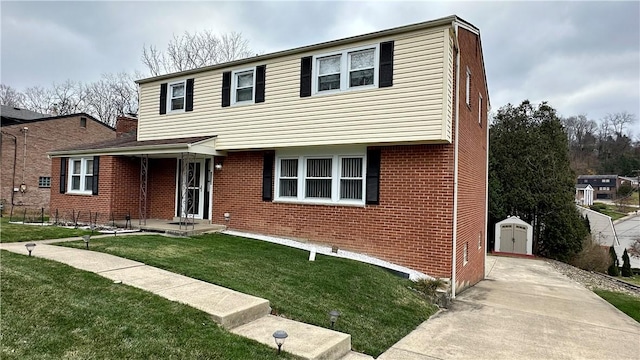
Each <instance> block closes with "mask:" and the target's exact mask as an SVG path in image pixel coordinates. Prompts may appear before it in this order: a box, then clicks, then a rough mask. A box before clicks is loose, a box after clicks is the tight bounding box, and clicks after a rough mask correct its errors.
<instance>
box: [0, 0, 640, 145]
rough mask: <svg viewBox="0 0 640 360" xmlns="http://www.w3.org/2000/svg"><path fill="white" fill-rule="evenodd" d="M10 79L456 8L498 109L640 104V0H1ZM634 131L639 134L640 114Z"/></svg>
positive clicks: (279, 41) (308, 39)
mask: <svg viewBox="0 0 640 360" xmlns="http://www.w3.org/2000/svg"><path fill="white" fill-rule="evenodd" d="M0 11H1V24H2V25H1V38H0V39H1V64H0V78H1V82H2V83H3V84H6V85H10V86H12V87H15V88H17V89H19V90H24V88H26V87H29V86H34V85H39V86H45V87H47V86H50V85H51V84H52V82H62V81H65V80H67V79H72V80H75V81H82V82H90V81H94V80H97V79H98V78H99V77H100V75H101V74H102V73H111V72H120V71H126V72H133V71H134V70H140V71H143V72H145V74H146V69H145V68H144V67H143V65H142V63H141V61H140V57H141V52H142V47H143V46H144V45H145V44H147V45H149V44H152V45H156V46H158V47H159V48H164V47H165V45H166V44H167V42H168V40H169V39H170V38H171V37H172V35H173V34H181V33H183V32H184V31H189V32H194V31H201V30H205V29H209V30H212V31H213V32H215V33H223V32H230V31H237V32H241V33H242V34H243V36H244V37H245V38H247V39H248V40H249V42H250V46H251V48H252V49H253V50H254V51H256V52H260V53H269V52H273V51H278V50H285V49H289V48H293V47H298V46H303V45H311V44H315V43H318V42H322V41H328V40H334V39H338V38H343V37H348V36H353V35H358V34H364V33H368V32H372V31H377V30H383V29H388V28H392V27H396V26H401V25H406V24H411V23H416V22H422V21H427V20H433V19H436V18H440V17H445V16H448V15H452V14H455V15H458V16H460V17H461V18H463V19H465V20H467V21H469V22H471V23H472V24H474V25H475V26H476V27H478V28H479V29H480V33H481V38H482V45H483V51H484V60H485V66H486V70H487V81H488V85H489V94H490V100H491V106H492V108H493V110H497V109H498V108H499V107H501V106H503V105H505V104H507V103H512V104H519V103H520V102H521V101H522V100H524V99H529V100H531V101H533V102H540V101H544V100H546V101H549V103H550V104H551V105H552V106H554V107H555V108H556V109H557V110H558V111H559V113H560V114H561V115H564V116H569V115H575V114H587V116H588V117H589V118H592V119H600V118H602V117H603V116H604V115H606V114H607V113H615V112H620V111H627V112H630V113H632V114H634V115H636V117H637V116H638V115H639V114H640V100H639V99H640V23H639V19H640V2H638V1H633V2H446V3H445V2H391V1H387V2H356V1H350V2H319V1H304V2H113V1H111V2H8V1H2V2H0ZM635 126H636V129H635V131H634V133H635V134H639V133H640V122H637V123H636V125H635Z"/></svg>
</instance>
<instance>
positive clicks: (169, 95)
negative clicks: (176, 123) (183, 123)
mask: <svg viewBox="0 0 640 360" xmlns="http://www.w3.org/2000/svg"><path fill="white" fill-rule="evenodd" d="M178 85H182V86H184V95H183V96H181V97H182V98H183V99H184V101H183V102H182V109H176V110H171V100H173V99H179V98H180V96H178V97H175V98H174V97H173V87H174V86H178ZM186 107H187V80H180V81H174V82H171V83H169V84H167V114H168V113H181V112H185V108H186Z"/></svg>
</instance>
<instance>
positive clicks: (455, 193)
mask: <svg viewBox="0 0 640 360" xmlns="http://www.w3.org/2000/svg"><path fill="white" fill-rule="evenodd" d="M451 25H452V26H453V32H454V35H455V36H454V44H455V49H456V105H455V109H456V137H455V147H454V152H453V164H454V165H453V251H452V253H453V256H452V262H453V265H452V267H451V298H452V299H455V298H456V262H457V256H456V250H457V241H458V143H459V138H458V136H459V134H460V127H459V118H460V108H459V105H460V47H459V44H458V23H457V22H456V21H453V22H452V23H451Z"/></svg>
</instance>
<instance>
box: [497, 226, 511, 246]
mask: <svg viewBox="0 0 640 360" xmlns="http://www.w3.org/2000/svg"><path fill="white" fill-rule="evenodd" d="M500 251H501V252H513V224H503V225H500Z"/></svg>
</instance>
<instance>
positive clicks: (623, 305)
mask: <svg viewBox="0 0 640 360" xmlns="http://www.w3.org/2000/svg"><path fill="white" fill-rule="evenodd" d="M593 292H594V293H596V294H597V295H598V296H600V297H601V298H603V299H604V300H606V301H607V302H609V303H610V304H611V305H613V306H615V307H616V308H617V309H618V310H620V311H622V312H623V313H625V314H627V315H628V316H629V317H631V318H632V319H634V320H635V321H637V322H639V323H640V297H637V296H633V295H628V294H623V293H620V292H614V291H608V290H601V289H595V290H593Z"/></svg>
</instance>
